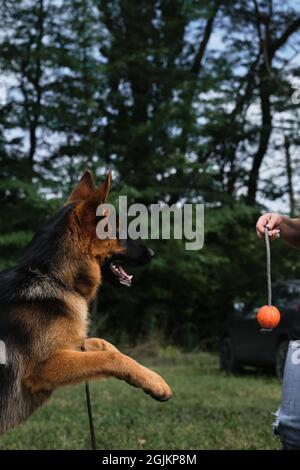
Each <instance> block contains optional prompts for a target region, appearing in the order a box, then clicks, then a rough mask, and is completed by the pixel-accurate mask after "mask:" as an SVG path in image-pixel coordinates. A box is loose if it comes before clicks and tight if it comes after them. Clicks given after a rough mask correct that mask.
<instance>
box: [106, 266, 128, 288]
mask: <svg viewBox="0 0 300 470" xmlns="http://www.w3.org/2000/svg"><path fill="white" fill-rule="evenodd" d="M110 269H111V270H112V271H113V272H114V273H115V274H116V276H117V277H118V279H119V282H120V284H123V285H124V286H127V287H129V286H131V280H132V277H133V276H130V275H129V274H127V272H126V271H125V269H124V268H122V266H120V265H119V264H115V263H112V264H111V265H110Z"/></svg>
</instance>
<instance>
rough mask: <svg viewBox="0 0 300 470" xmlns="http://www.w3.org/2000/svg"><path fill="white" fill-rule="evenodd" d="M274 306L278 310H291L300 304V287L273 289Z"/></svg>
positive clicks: (289, 286) (295, 285)
mask: <svg viewBox="0 0 300 470" xmlns="http://www.w3.org/2000/svg"><path fill="white" fill-rule="evenodd" d="M273 297H274V304H275V305H276V306H277V307H278V308H279V309H280V308H285V307H289V308H293V307H295V306H297V305H299V302H300V285H297V284H290V285H286V286H280V287H278V288H275V289H274V294H273Z"/></svg>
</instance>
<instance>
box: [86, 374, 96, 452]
mask: <svg viewBox="0 0 300 470" xmlns="http://www.w3.org/2000/svg"><path fill="white" fill-rule="evenodd" d="M85 394H86V404H87V410H88V417H89V425H90V435H91V443H92V449H93V450H97V445H96V436H95V429H94V420H93V412H92V404H91V396H90V386H89V383H88V382H85Z"/></svg>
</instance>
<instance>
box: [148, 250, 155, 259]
mask: <svg viewBox="0 0 300 470" xmlns="http://www.w3.org/2000/svg"><path fill="white" fill-rule="evenodd" d="M148 252H149V255H150V256H151V258H152V257H153V256H154V255H155V251H154V250H152V248H148Z"/></svg>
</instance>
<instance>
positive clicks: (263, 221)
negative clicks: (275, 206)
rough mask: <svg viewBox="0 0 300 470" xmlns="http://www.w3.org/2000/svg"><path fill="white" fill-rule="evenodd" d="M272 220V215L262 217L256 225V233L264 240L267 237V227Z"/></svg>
mask: <svg viewBox="0 0 300 470" xmlns="http://www.w3.org/2000/svg"><path fill="white" fill-rule="evenodd" d="M269 220H270V214H264V215H262V216H261V217H260V218H259V219H258V221H257V224H256V233H257V235H258V237H259V238H264V236H265V226H266V225H267V224H268V222H269Z"/></svg>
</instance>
